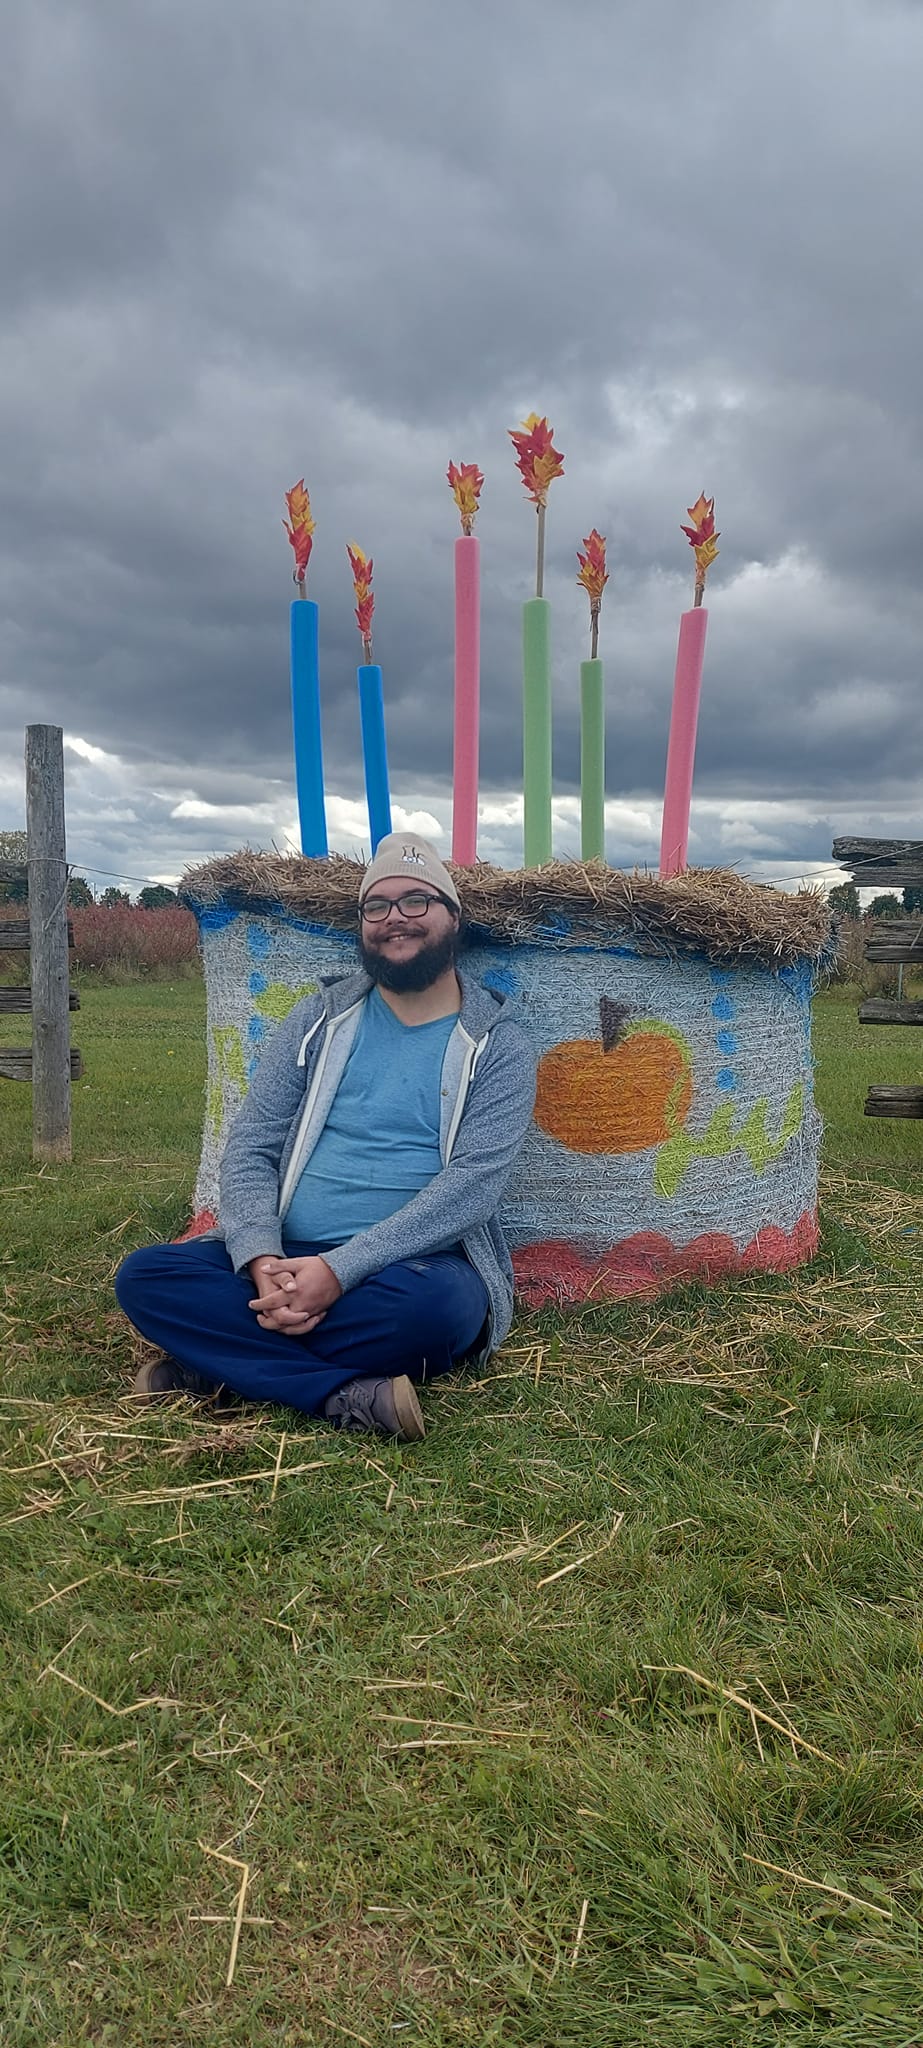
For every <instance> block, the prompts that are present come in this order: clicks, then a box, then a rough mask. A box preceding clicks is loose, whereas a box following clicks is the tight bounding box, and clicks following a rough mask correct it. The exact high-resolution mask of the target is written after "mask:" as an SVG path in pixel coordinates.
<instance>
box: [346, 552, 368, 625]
mask: <svg viewBox="0 0 923 2048" xmlns="http://www.w3.org/2000/svg"><path fill="white" fill-rule="evenodd" d="M346 552H347V554H348V556H349V566H350V568H351V570H352V572H353V589H354V591H355V593H356V625H357V626H358V628H359V631H360V633H361V634H362V638H363V640H371V637H372V613H373V611H374V610H375V599H374V597H373V595H372V570H373V568H374V566H375V565H374V563H373V561H372V559H371V557H370V556H369V555H364V554H363V552H362V549H361V548H360V547H359V546H358V545H357V543H356V542H355V541H348V542H347V544H346Z"/></svg>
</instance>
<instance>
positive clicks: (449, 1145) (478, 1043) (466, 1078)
mask: <svg viewBox="0 0 923 2048" xmlns="http://www.w3.org/2000/svg"><path fill="white" fill-rule="evenodd" d="M459 1030H460V1031H463V1032H464V1036H465V1037H466V1038H467V1039H468V1051H467V1052H466V1054H465V1063H464V1066H463V1067H462V1072H461V1080H460V1081H459V1084H458V1094H457V1095H456V1097H455V1107H454V1109H453V1111H452V1121H451V1123H450V1125H449V1128H448V1131H447V1132H446V1141H445V1159H444V1162H443V1164H444V1165H446V1166H448V1163H449V1160H450V1159H451V1157H452V1153H453V1151H454V1149H455V1140H456V1138H457V1137H458V1126H459V1124H460V1123H461V1120H462V1116H463V1114H464V1109H465V1103H466V1102H467V1100H468V1095H469V1092H470V1088H471V1083H472V1081H473V1080H474V1074H475V1069H476V1067H477V1063H478V1060H479V1059H480V1057H481V1054H482V1052H483V1050H484V1047H485V1045H486V1044H487V1040H488V1038H489V1037H490V1033H489V1031H488V1032H485V1034H484V1037H483V1038H481V1039H479V1040H475V1039H473V1038H469V1037H468V1033H467V1031H465V1030H464V1025H461V1024H460V1025H459Z"/></svg>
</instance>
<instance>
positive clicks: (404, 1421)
mask: <svg viewBox="0 0 923 2048" xmlns="http://www.w3.org/2000/svg"><path fill="white" fill-rule="evenodd" d="M391 1393H392V1397H393V1400H394V1413H395V1415H396V1417H397V1420H398V1423H399V1424H400V1434H401V1436H402V1438H403V1440H404V1442H405V1443H408V1444H419V1443H422V1441H423V1438H424V1437H425V1435H426V1424H425V1422H424V1420H423V1411H422V1409H421V1407H420V1403H419V1401H418V1400H417V1396H416V1391H415V1388H414V1384H413V1381H412V1380H411V1379H408V1377H407V1374H406V1373H405V1372H402V1373H401V1374H399V1376H398V1378H397V1379H396V1380H392V1381H391Z"/></svg>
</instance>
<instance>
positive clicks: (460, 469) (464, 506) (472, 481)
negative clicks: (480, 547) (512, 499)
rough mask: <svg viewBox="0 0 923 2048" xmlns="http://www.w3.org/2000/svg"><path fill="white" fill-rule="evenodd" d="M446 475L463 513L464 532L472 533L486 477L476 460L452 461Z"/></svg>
mask: <svg viewBox="0 0 923 2048" xmlns="http://www.w3.org/2000/svg"><path fill="white" fill-rule="evenodd" d="M446 476H447V478H448V481H449V483H450V484H451V486H452V495H453V497H454V499H455V503H456V505H457V506H458V509H459V512H460V513H461V523H462V532H463V533H466V534H470V532H471V529H472V527H473V525H474V520H475V514H476V512H477V509H478V500H479V498H480V495H481V491H482V490H483V487H484V478H483V476H482V475H481V472H480V470H479V468H478V466H477V463H476V462H462V463H457V464H456V463H454V462H450V463H449V467H448V469H447V470H446Z"/></svg>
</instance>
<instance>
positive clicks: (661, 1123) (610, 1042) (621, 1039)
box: [535, 996, 692, 1153]
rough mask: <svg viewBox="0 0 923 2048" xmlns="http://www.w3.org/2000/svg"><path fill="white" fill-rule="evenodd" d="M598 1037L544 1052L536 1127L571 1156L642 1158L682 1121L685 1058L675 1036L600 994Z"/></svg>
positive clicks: (688, 1082)
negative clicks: (639, 1154)
mask: <svg viewBox="0 0 923 2048" xmlns="http://www.w3.org/2000/svg"><path fill="white" fill-rule="evenodd" d="M599 1018H600V1027H601V1029H600V1036H599V1038H598V1039H593V1038H571V1039H565V1040H564V1041H563V1042H562V1043H561V1044H560V1045H552V1046H549V1048H548V1051H547V1052H546V1053H543V1054H542V1057H541V1059H540V1060H539V1064H538V1089H537V1094H536V1101H535V1121H536V1123H537V1124H538V1126H539V1128H540V1130H543V1131H546V1132H547V1134H548V1136H549V1138H556V1139H557V1142H558V1144H559V1145H566V1146H567V1147H568V1150H569V1151H571V1152H587V1153H589V1152H613V1153H617V1152H645V1151H647V1150H648V1148H649V1147H650V1146H652V1145H662V1144H664V1143H665V1141H666V1139H667V1138H669V1137H672V1136H673V1134H674V1133H675V1132H676V1131H677V1130H678V1129H679V1128H680V1127H681V1126H682V1125H683V1124H684V1123H685V1121H686V1118H687V1116H688V1114H689V1107H690V1104H691V1102H692V1059H691V1055H690V1049H689V1046H688V1045H687V1042H686V1040H685V1039H684V1037H683V1035H682V1033H681V1032H679V1031H675V1030H674V1029H673V1027H672V1026H671V1025H669V1024H664V1023H662V1022H661V1021H660V1020H659V1019H656V1018H651V1017H644V1018H638V1019H636V1020H633V1019H632V1018H631V1012H630V1011H629V1010H628V1009H626V1007H625V1005H624V1004H622V1003H615V1002H612V1001H611V1000H610V998H609V997H608V996H601V997H600V1003H599Z"/></svg>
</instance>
